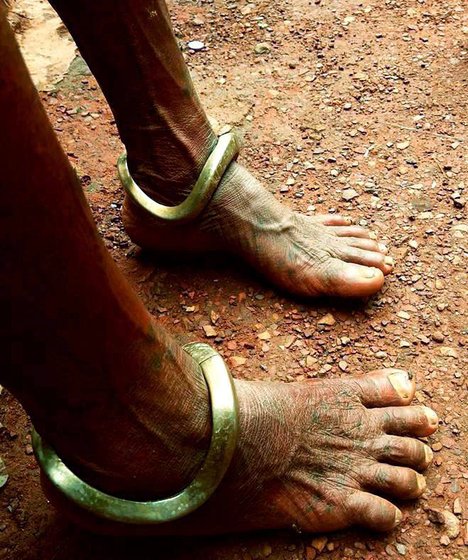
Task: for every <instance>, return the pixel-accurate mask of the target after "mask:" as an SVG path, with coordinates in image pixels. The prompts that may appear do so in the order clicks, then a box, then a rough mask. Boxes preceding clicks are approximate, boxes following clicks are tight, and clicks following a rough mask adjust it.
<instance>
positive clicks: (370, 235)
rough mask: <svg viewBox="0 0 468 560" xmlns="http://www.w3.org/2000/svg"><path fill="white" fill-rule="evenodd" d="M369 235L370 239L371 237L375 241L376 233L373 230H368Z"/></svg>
mask: <svg viewBox="0 0 468 560" xmlns="http://www.w3.org/2000/svg"><path fill="white" fill-rule="evenodd" d="M369 237H370V239H373V240H374V241H375V240H376V239H377V234H376V233H374V232H373V231H370V232H369Z"/></svg>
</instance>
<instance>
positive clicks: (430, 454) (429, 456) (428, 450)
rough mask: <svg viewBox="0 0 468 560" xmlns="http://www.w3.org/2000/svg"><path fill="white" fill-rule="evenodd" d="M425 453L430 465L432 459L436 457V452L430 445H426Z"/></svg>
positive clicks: (427, 462) (427, 463)
mask: <svg viewBox="0 0 468 560" xmlns="http://www.w3.org/2000/svg"><path fill="white" fill-rule="evenodd" d="M424 455H425V457H426V465H430V464H431V463H432V459H433V458H434V453H433V452H432V449H431V448H430V447H429V446H428V445H425V446H424Z"/></svg>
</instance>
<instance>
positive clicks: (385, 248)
mask: <svg viewBox="0 0 468 560" xmlns="http://www.w3.org/2000/svg"><path fill="white" fill-rule="evenodd" d="M379 249H380V250H381V251H382V253H386V252H387V251H388V248H387V246H386V245H384V244H383V243H379Z"/></svg>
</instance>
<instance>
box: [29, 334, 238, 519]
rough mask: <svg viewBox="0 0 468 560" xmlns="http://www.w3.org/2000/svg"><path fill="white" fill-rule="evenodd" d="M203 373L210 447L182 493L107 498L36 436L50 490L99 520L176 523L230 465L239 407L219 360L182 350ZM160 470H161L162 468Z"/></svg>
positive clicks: (196, 347)
mask: <svg viewBox="0 0 468 560" xmlns="http://www.w3.org/2000/svg"><path fill="white" fill-rule="evenodd" d="M184 350H186V352H188V353H189V354H190V355H191V356H192V357H193V358H194V359H195V361H196V362H197V363H198V365H199V366H200V369H201V370H202V372H203V375H204V377H205V380H206V383H207V385H208V391H209V394H210V400H211V414H212V434H211V443H210V448H209V449H208V452H207V454H206V457H205V461H204V463H203V465H202V466H201V468H200V470H199V471H198V474H197V476H196V477H195V479H194V480H193V481H192V482H191V483H190V484H189V485H188V486H187V487H186V488H185V489H184V490H182V491H181V492H179V493H178V494H175V495H174V496H171V497H169V498H166V499H162V500H156V501H147V502H140V501H133V500H125V499H123V498H118V497H115V496H110V495H109V494H106V493H104V492H101V491H100V490H98V489H96V488H93V487H92V486H90V485H89V484H87V483H86V482H84V481H83V480H81V479H80V478H78V477H77V476H76V475H75V474H74V473H73V472H72V471H71V470H70V469H69V468H68V467H67V466H66V465H65V464H64V463H63V462H62V461H61V459H60V458H59V457H58V456H57V454H56V453H55V451H54V450H53V449H52V448H51V447H50V446H49V445H47V444H46V443H45V442H44V441H43V440H42V439H41V437H40V436H39V434H37V432H36V431H35V430H33V432H32V445H33V448H34V453H35V455H36V458H37V461H38V463H39V465H40V467H41V469H42V470H43V472H44V474H45V476H46V477H47V478H48V480H49V481H50V482H51V483H52V485H53V486H54V487H55V488H56V489H57V490H58V491H59V492H61V493H62V494H63V495H64V496H65V497H67V498H68V499H69V500H71V501H72V502H74V503H75V504H77V505H78V506H80V507H81V508H83V509H85V510H87V511H88V512H90V513H92V514H94V515H96V516H98V517H101V518H103V519H107V520H111V521H117V522H120V523H128V524H135V525H152V524H159V523H166V522H168V521H174V520H175V519H179V518H180V517H184V516H186V515H188V514H189V513H191V512H192V511H194V510H196V509H198V508H199V507H200V506H201V505H203V504H204V503H205V502H206V501H207V500H208V499H209V498H210V496H212V494H213V493H214V491H215V490H216V488H217V487H218V486H219V484H220V482H221V480H222V479H223V477H224V475H225V474H226V471H227V469H228V467H229V465H230V463H231V459H232V457H233V455H234V450H235V448H236V443H237V436H238V429H239V428H238V404H237V397H236V392H235V388H234V383H233V380H232V378H231V375H230V374H229V371H228V369H227V367H226V365H225V364H224V361H223V359H222V357H221V356H220V355H219V354H218V353H217V352H216V351H215V350H213V349H212V348H211V347H210V346H208V345H207V344H203V343H192V344H187V345H186V346H184ZM162 468H163V467H162Z"/></svg>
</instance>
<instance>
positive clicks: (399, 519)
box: [395, 509, 403, 525]
mask: <svg viewBox="0 0 468 560" xmlns="http://www.w3.org/2000/svg"><path fill="white" fill-rule="evenodd" d="M402 521H403V514H402V513H401V511H400V510H399V509H397V510H396V512H395V525H399V524H400V523H401V522H402Z"/></svg>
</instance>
